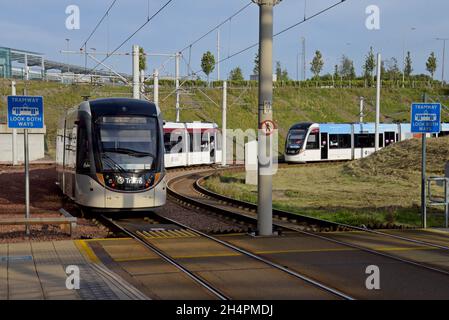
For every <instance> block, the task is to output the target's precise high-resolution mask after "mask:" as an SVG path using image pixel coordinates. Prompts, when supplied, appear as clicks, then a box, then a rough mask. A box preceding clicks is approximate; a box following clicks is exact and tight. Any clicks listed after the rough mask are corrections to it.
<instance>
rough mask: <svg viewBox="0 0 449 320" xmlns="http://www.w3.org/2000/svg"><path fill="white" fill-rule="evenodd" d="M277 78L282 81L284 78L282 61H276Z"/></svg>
mask: <svg viewBox="0 0 449 320" xmlns="http://www.w3.org/2000/svg"><path fill="white" fill-rule="evenodd" d="M276 78H277V81H281V78H282V67H281V62H280V61H276Z"/></svg>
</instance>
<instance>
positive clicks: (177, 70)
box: [175, 52, 181, 122]
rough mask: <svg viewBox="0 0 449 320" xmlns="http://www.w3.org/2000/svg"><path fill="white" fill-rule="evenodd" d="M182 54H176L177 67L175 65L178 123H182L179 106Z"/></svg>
mask: <svg viewBox="0 0 449 320" xmlns="http://www.w3.org/2000/svg"><path fill="white" fill-rule="evenodd" d="M180 58H181V53H180V52H177V53H176V65H175V82H176V122H179V121H180V109H179V108H180V105H179V59H180Z"/></svg>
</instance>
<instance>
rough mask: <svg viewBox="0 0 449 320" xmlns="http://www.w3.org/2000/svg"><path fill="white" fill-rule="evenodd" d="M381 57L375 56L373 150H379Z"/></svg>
mask: <svg viewBox="0 0 449 320" xmlns="http://www.w3.org/2000/svg"><path fill="white" fill-rule="evenodd" d="M381 70H382V57H381V55H380V53H378V54H377V90H376V125H375V138H374V139H375V140H374V141H375V144H374V147H375V150H376V151H377V150H379V122H380V88H381V81H382V80H381Z"/></svg>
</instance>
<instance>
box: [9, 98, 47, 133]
mask: <svg viewBox="0 0 449 320" xmlns="http://www.w3.org/2000/svg"><path fill="white" fill-rule="evenodd" d="M43 127H44V102H43V99H42V97H34V96H8V128H13V129H41V128H43Z"/></svg>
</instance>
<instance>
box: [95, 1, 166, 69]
mask: <svg viewBox="0 0 449 320" xmlns="http://www.w3.org/2000/svg"><path fill="white" fill-rule="evenodd" d="M173 1H174V0H168V1H167V2H166V3H165V4H164V5H163V6H162V7H160V8H159V10H157V11H156V12H155V13H154V14H153V15H152V16H151V17H150V16H148V17H147V20H146V21H145V22H144V23H143V24H142V25H141V26H140V27H138V28H137V29H136V30H135V31H134V32H133V33H131V35H129V36H128V37H127V38H126V39H125V40H123V41H122V42H121V43H120V44H119V45H118V46H117V47H116V48H115V49H114V50H113V51H112V52H111V53H108V54H107V55H106V57H105V58H104V59H103V60H101V62H99V63H97V65H95V67H93V68H92V69H91V70H90V71H89V72H92V71H94V70H95V69H96V68H97V67H98V66H99V65H100V64H102V63H104V62H105V61H106V60H107V59H109V58H110V57H111V56H112V55H113V54H114V53H115V52H117V51H118V50H120V48H121V47H123V46H124V45H125V44H126V43H127V42H128V41H129V40H131V39H132V38H133V37H134V36H135V35H136V34H137V33H138V32H139V31H140V30H142V29H143V28H144V27H145V26H146V25H147V24H148V23H150V21H151V20H153V19H154V18H155V17H156V16H157V15H158V14H159V13H161V12H162V11H163V10H164V9H165V8H166V7H167V6H168V5H169V4H170V3H171V2H173Z"/></svg>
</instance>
